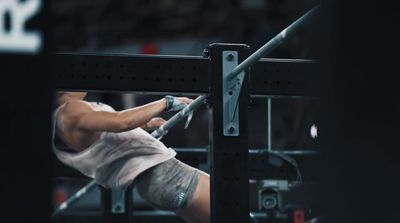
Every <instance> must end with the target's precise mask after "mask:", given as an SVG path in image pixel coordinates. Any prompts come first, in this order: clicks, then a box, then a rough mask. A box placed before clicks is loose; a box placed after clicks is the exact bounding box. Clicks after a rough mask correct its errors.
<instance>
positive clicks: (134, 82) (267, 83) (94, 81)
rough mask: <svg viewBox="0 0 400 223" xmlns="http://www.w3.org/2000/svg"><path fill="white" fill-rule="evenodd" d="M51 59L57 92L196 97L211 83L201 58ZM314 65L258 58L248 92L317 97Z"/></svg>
mask: <svg viewBox="0 0 400 223" xmlns="http://www.w3.org/2000/svg"><path fill="white" fill-rule="evenodd" d="M53 59H54V63H53V77H54V82H55V88H56V89H57V90H86V91H107V92H145V93H146V94H148V93H155V92H157V93H160V94H168V93H174V94H178V93H179V94H180V93H181V94H196V95H198V94H204V93H209V87H210V85H211V84H210V83H211V82H210V80H211V73H210V72H209V70H208V69H209V66H210V65H209V61H208V59H204V58H202V57H184V56H182V57H179V56H176V57H175V56H151V57H150V56H139V55H128V56H127V55H114V54H104V55H98V54H68V53H62V54H55V55H54V56H53ZM318 64H319V62H318V61H315V60H303V59H273V58H262V59H261V60H259V61H258V62H257V63H255V64H254V65H253V66H252V67H251V74H250V84H251V86H250V91H251V94H252V96H277V97H297V96H315V95H316V93H315V92H316V91H315V86H318V85H319V83H320V81H319V78H321V77H323V74H320V73H319V72H318ZM131 65H132V66H133V67H130V66H131ZM120 67H121V68H120ZM139 70H142V71H143V72H139ZM71 75H72V76H71ZM121 77H122V79H121ZM132 78H134V79H132ZM181 78H183V82H182V80H181ZM193 81H195V82H193ZM186 82H189V83H186Z"/></svg>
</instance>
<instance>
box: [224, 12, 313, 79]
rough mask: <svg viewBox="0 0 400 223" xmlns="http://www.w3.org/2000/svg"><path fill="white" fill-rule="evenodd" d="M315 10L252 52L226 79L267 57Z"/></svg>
mask: <svg viewBox="0 0 400 223" xmlns="http://www.w3.org/2000/svg"><path fill="white" fill-rule="evenodd" d="M317 9H318V6H316V7H314V8H312V9H311V10H310V11H308V12H307V13H306V14H304V15H303V16H301V17H300V18H299V19H297V20H296V21H294V22H293V23H292V24H290V25H289V26H288V27H287V28H286V29H284V30H282V31H281V32H280V33H279V34H278V35H276V36H275V37H274V38H272V39H271V40H270V41H268V42H267V43H266V44H265V45H264V46H262V47H261V48H260V49H258V50H257V51H256V52H254V53H253V54H252V55H250V56H249V57H248V58H247V59H246V60H244V61H243V62H241V63H240V64H239V65H238V66H237V67H236V68H235V69H233V70H232V71H231V72H230V73H229V74H228V75H227V78H228V79H233V78H235V77H236V76H237V75H238V74H240V73H241V72H242V71H244V70H246V69H248V68H249V67H250V66H251V65H253V64H254V63H256V62H257V61H258V60H260V59H261V57H263V56H265V55H267V54H268V53H270V52H271V51H272V50H274V49H275V48H276V47H278V46H279V45H281V44H282V43H284V42H285V41H286V40H287V39H289V38H290V37H292V36H293V34H294V33H295V32H297V30H299V29H300V28H302V27H303V26H304V25H305V24H306V23H307V22H308V21H309V20H310V19H312V18H313V16H314V15H315V13H316V10H317Z"/></svg>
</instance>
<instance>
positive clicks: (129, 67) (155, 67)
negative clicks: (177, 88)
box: [70, 61, 198, 72]
mask: <svg viewBox="0 0 400 223" xmlns="http://www.w3.org/2000/svg"><path fill="white" fill-rule="evenodd" d="M100 66H104V68H112V67H113V66H115V65H113V64H112V63H111V62H105V63H101V65H100V64H99V63H98V62H96V63H94V68H98V67H100ZM70 67H71V68H74V67H75V63H70ZM81 67H82V68H83V69H85V68H87V67H89V66H88V65H87V63H86V62H85V61H83V62H81ZM147 68H153V70H156V71H165V70H167V71H172V70H180V71H191V72H196V71H197V70H198V67H197V66H196V65H190V66H182V65H181V66H179V68H178V69H176V68H175V69H173V67H172V66H171V65H165V66H161V65H160V64H156V65H151V66H148V67H147ZM118 69H119V70H127V71H134V70H135V69H136V66H135V65H134V64H130V65H125V64H123V63H120V64H119V65H118Z"/></svg>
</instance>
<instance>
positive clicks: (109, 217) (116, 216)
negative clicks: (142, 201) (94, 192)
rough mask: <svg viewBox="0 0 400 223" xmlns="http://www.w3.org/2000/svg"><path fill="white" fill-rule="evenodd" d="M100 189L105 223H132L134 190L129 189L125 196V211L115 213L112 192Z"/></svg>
mask: <svg viewBox="0 0 400 223" xmlns="http://www.w3.org/2000/svg"><path fill="white" fill-rule="evenodd" d="M99 187H100V191H101V209H102V216H103V223H131V222H132V188H131V187H129V188H128V189H127V190H126V191H125V192H124V194H125V196H124V201H123V202H124V204H125V205H124V209H123V211H121V212H120V213H114V212H113V210H112V209H113V208H112V206H113V204H112V191H111V189H106V188H104V187H101V186H99Z"/></svg>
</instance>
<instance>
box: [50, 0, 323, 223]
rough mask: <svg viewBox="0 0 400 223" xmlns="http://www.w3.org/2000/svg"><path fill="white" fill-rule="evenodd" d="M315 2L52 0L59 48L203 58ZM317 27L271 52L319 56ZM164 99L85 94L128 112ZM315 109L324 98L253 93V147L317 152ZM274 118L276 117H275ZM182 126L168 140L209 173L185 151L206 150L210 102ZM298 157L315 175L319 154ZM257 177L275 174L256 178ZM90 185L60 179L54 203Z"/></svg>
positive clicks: (267, 33) (264, 36)
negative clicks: (212, 48)
mask: <svg viewBox="0 0 400 223" xmlns="http://www.w3.org/2000/svg"><path fill="white" fill-rule="evenodd" d="M316 4H317V1H315V0H300V1H299V0H229V1H228V0H218V1H212V0H162V1H160V0H157V1H156V0H135V1H120V0H80V1H70V0H53V1H52V13H53V20H54V21H53V26H54V30H53V38H52V41H53V46H54V50H55V51H56V52H90V53H123V54H161V55H192V56H202V55H203V50H204V49H205V48H206V47H207V46H208V44H211V43H218V42H224V43H245V44H248V45H250V47H251V49H252V50H253V51H254V50H256V49H258V48H259V47H261V46H262V45H263V44H265V43H266V42H267V41H268V40H270V39H271V38H272V37H274V36H275V35H276V34H278V33H279V32H280V31H281V30H283V29H284V28H286V27H287V26H288V25H289V24H290V23H291V22H293V21H294V20H296V19H297V18H298V17H300V16H301V15H303V14H304V13H305V12H307V11H308V10H309V9H311V8H312V7H313V6H315V5H316ZM312 27H313V26H309V27H308V28H306V29H304V30H301V31H300V32H299V33H297V34H296V35H295V37H294V38H291V39H290V40H289V41H288V42H286V43H285V44H283V45H282V46H280V47H278V48H277V49H275V50H274V51H273V52H272V53H271V54H270V55H268V57H272V58H294V59H296V58H298V59H317V58H319V53H320V52H319V49H318V47H317V44H314V41H316V40H315V39H313V38H315V37H314V36H313V32H314V30H313V28H312ZM163 96H164V95H144V94H134V93H132V94H131V93H126V94H112V93H104V92H103V93H96V92H91V93H90V94H89V95H88V96H87V98H86V99H87V100H88V101H101V102H103V103H106V104H109V105H111V106H112V107H114V108H115V109H116V110H122V109H126V108H131V107H135V106H138V105H142V104H145V103H148V102H152V101H154V100H158V99H159V98H161V97H163ZM189 97H191V98H194V97H195V96H192V95H191V96H189ZM316 106H317V101H316V100H315V99H311V98H308V99H304V98H303V99H298V98H285V99H280V98H266V97H264V98H252V102H251V106H250V115H249V137H250V145H249V146H250V149H253V150H260V149H268V148H269V149H271V150H276V151H288V152H292V153H296V152H300V153H301V152H309V153H310V154H317V153H318V149H317V146H316V143H317V138H318V137H317V136H318V134H317V130H318V120H317V117H316ZM172 115H173V114H163V115H162V117H163V118H165V119H168V118H169V117H171V116H172ZM268 116H270V117H271V119H270V120H271V121H270V122H269V121H268ZM183 126H184V123H181V124H179V125H178V126H176V127H175V128H174V129H173V130H171V132H172V131H173V132H172V133H171V132H170V134H168V135H167V136H165V137H164V138H163V139H162V141H163V142H164V143H165V144H166V145H167V146H169V147H172V148H175V149H183V150H182V151H183V152H182V153H180V155H178V157H179V156H180V157H179V158H180V159H183V160H184V161H187V162H188V163H191V164H192V165H195V166H196V167H198V168H200V169H202V170H204V171H206V172H208V166H207V165H206V164H207V159H206V157H203V158H199V157H202V156H192V155H190V156H189V155H188V156H186V155H185V152H184V151H187V149H188V150H191V151H195V150H196V149H197V150H198V151H201V150H202V149H207V147H208V144H209V142H208V134H209V133H208V132H209V130H208V128H209V127H208V110H207V108H206V107H205V106H203V107H201V108H200V109H198V110H196V111H195V113H194V117H193V120H192V122H191V124H190V125H189V127H188V128H187V129H186V130H185V129H184V128H183ZM268 130H270V131H268ZM268 139H270V140H268ZM185 149H186V150H185ZM193 157H195V158H193ZM297 158H298V161H299V165H300V166H301V168H302V169H303V171H305V179H306V180H310V181H312V180H315V174H314V173H313V169H314V168H315V166H314V164H315V160H314V157H312V158H310V157H309V156H307V155H306V156H298V157H297ZM54 167H55V168H54V173H55V175H56V176H67V175H76V174H75V173H73V171H70V170H66V168H65V166H63V165H62V164H60V163H59V162H57V161H55V164H54ZM268 174H269V175H270V176H269V177H274V178H275V179H276V178H279V177H280V178H282V179H288V178H292V177H293V176H294V175H295V172H293V169H292V167H290V166H289V167H288V166H285V167H284V168H277V169H273V168H272V169H271V170H270V171H269V172H268V173H267V175H268ZM264 175H265V173H264ZM256 178H259V179H263V178H268V176H262V177H261V176H254V179H256ZM87 182H88V180H87V179H83V180H70V178H65V177H59V178H57V180H56V183H55V187H54V201H55V206H56V205H59V204H60V203H61V202H62V201H64V200H65V199H66V198H67V197H68V196H69V195H71V194H73V193H74V192H75V191H77V190H78V189H79V188H80V187H81V186H83V185H85V183H87ZM255 190H257V189H255ZM253 192H254V193H257V192H255V191H253ZM93 193H97V195H92V196H88V198H85V199H87V200H82V202H83V203H81V206H82V205H83V206H85V205H86V207H88V206H89V207H95V208H94V209H95V210H97V209H96V208H98V206H96V205H93V204H98V203H99V198H98V197H99V196H98V193H99V192H98V191H97V192H96V191H94V192H93ZM93 199H94V200H93ZM257 199H258V198H254V200H257ZM85 202H86V203H85ZM140 202H143V201H139V203H140ZM137 203H138V202H137ZM90 204H91V205H92V206H90ZM255 209H257V208H255ZM71 210H72V211H73V210H74V208H72V209H71ZM76 210H79V208H78V209H76ZM59 221H60V220H59ZM64 221H65V219H64Z"/></svg>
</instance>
